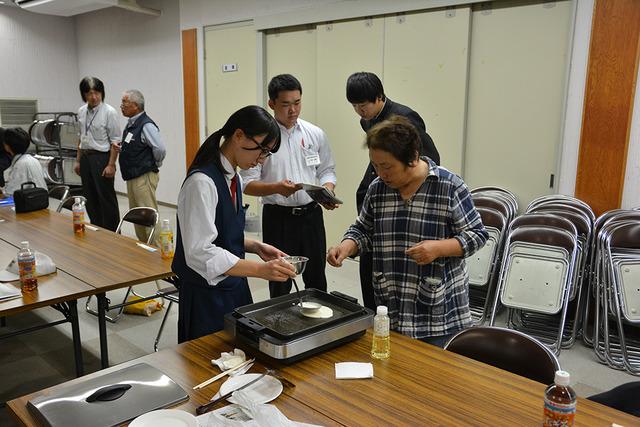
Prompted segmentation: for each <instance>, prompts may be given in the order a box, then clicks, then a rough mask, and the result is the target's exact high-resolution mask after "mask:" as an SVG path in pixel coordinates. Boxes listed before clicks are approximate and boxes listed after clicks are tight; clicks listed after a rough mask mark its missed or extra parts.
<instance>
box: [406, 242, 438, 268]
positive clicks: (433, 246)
mask: <svg viewBox="0 0 640 427" xmlns="http://www.w3.org/2000/svg"><path fill="white" fill-rule="evenodd" d="M439 243H440V242H439V241H438V240H423V241H422V242H420V243H418V244H416V245H413V246H412V247H410V248H409V249H407V250H406V251H405V252H404V253H405V254H407V255H409V256H410V257H411V258H412V259H413V260H414V261H415V262H416V263H418V265H425V264H431V263H432V262H433V261H434V260H435V259H436V258H439V257H440V256H441V255H440V251H439Z"/></svg>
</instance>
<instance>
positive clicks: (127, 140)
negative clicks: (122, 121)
mask: <svg viewBox="0 0 640 427" xmlns="http://www.w3.org/2000/svg"><path fill="white" fill-rule="evenodd" d="M132 139H133V134H132V133H131V132H129V133H128V134H127V136H125V137H124V142H126V143H127V144H128V143H130V142H131V140H132Z"/></svg>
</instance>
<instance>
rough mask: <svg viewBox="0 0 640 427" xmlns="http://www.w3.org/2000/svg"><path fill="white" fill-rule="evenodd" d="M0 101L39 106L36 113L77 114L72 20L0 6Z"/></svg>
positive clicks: (76, 70) (76, 65) (77, 97)
mask: <svg viewBox="0 0 640 427" xmlns="http://www.w3.org/2000/svg"><path fill="white" fill-rule="evenodd" d="M0 58H2V65H1V66H0V97H2V98H22V99H25V98H28V99H37V100H38V109H39V110H40V111H54V112H61V111H77V109H78V104H79V102H80V93H79V92H78V56H77V52H76V37H75V28H74V25H73V19H72V18H61V17H54V16H47V15H39V14H35V13H31V12H26V11H23V10H22V9H18V8H15V7H8V6H0Z"/></svg>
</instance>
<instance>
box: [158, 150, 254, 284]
mask: <svg viewBox="0 0 640 427" xmlns="http://www.w3.org/2000/svg"><path fill="white" fill-rule="evenodd" d="M195 172H202V173H204V174H206V175H207V176H208V177H209V178H211V180H213V183H214V184H215V186H216V189H217V190H218V204H217V206H216V221H215V224H216V228H217V230H218V237H217V238H216V240H214V241H213V243H214V244H215V245H216V246H218V247H220V248H223V249H226V250H227V251H229V252H231V253H232V254H234V255H236V256H237V257H239V258H244V221H245V216H244V209H243V208H242V191H238V192H237V194H236V198H237V200H236V203H237V206H238V207H239V208H238V210H237V211H236V209H234V207H233V205H232V202H231V194H229V187H228V186H227V182H226V181H225V179H224V175H223V174H222V172H221V171H220V170H219V169H218V167H217V166H215V165H214V164H213V163H210V164H208V165H206V166H203V167H201V168H199V169H196V170H194V171H191V173H189V175H188V176H191V175H192V174H193V173H195ZM184 226H185V227H188V226H189V224H185V225H184ZM180 228H181V224H180V222H179V221H178V227H177V229H178V232H177V237H176V249H175V254H174V256H173V264H172V265H171V268H172V270H173V271H174V272H175V273H176V274H177V275H178V277H179V278H180V282H181V283H183V282H189V283H190V284H193V285H196V286H199V287H205V288H210V286H209V284H208V283H207V281H206V280H205V279H204V277H202V276H200V275H199V274H198V273H196V272H195V271H193V270H192V269H191V268H189V266H188V265H187V263H186V260H185V254H184V248H183V245H182V235H181V233H180ZM241 280H245V281H246V279H245V278H240V277H231V276H229V277H227V278H226V279H224V280H223V281H222V282H220V283H219V284H217V285H216V288H218V289H224V288H226V287H227V286H232V285H233V284H234V283H235V282H237V281H241Z"/></svg>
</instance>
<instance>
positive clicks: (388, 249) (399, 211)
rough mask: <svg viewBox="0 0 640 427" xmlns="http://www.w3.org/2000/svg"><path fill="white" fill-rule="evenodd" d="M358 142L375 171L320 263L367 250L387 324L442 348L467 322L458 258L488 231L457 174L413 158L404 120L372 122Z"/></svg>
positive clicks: (412, 133) (416, 141)
mask: <svg viewBox="0 0 640 427" xmlns="http://www.w3.org/2000/svg"><path fill="white" fill-rule="evenodd" d="M366 145H367V147H368V148H369V159H370V160H371V164H372V165H373V167H374V168H375V171H376V173H377V174H378V177H377V178H376V179H375V180H373V182H372V183H371V185H370V186H369V189H368V190H367V194H366V195H365V198H364V202H363V205H362V209H361V210H360V215H359V216H358V218H357V219H356V222H355V223H354V224H353V225H352V226H351V227H349V229H348V230H347V232H346V233H345V235H344V237H343V240H342V242H341V243H340V244H339V245H338V246H336V247H333V248H331V249H330V250H329V253H328V255H327V261H328V262H329V264H331V265H332V266H334V267H339V266H341V265H342V261H343V260H344V259H345V258H347V257H349V256H354V255H357V254H358V252H360V251H370V252H372V254H373V277H372V279H373V291H374V299H375V303H376V304H378V305H386V306H387V308H388V310H389V317H390V320H391V329H393V330H395V331H397V332H400V333H401V334H404V335H407V336H410V337H412V338H417V339H420V340H422V341H424V342H427V343H430V344H434V345H438V346H440V347H442V346H444V344H445V343H446V342H447V340H448V339H449V338H450V337H451V336H452V335H453V334H455V333H457V332H460V331H461V330H463V329H465V328H467V327H469V326H471V313H470V311H469V277H468V276H467V268H466V266H465V261H464V258H465V257H468V256H470V255H471V254H473V253H474V252H476V251H477V250H478V249H480V248H481V247H482V246H484V244H485V242H486V240H487V237H488V233H487V231H486V230H485V228H484V226H483V225H482V220H481V219H480V215H479V214H478V212H477V211H476V209H475V207H474V205H473V201H472V199H471V194H470V193H469V190H468V189H467V186H466V185H465V183H464V182H463V181H462V179H461V178H460V177H459V176H457V175H455V174H453V173H451V172H449V171H448V170H447V169H445V168H443V167H440V166H438V165H436V164H435V163H434V162H433V160H431V159H429V158H428V157H424V156H423V157H420V156H419V152H420V136H419V134H418V131H417V130H416V128H415V127H414V126H413V125H412V124H411V122H410V121H409V120H408V119H406V118H404V117H399V116H393V117H392V118H390V119H389V120H386V121H383V122H381V123H379V124H377V125H376V126H374V127H373V128H371V129H370V130H369V131H368V132H367V140H366Z"/></svg>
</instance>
